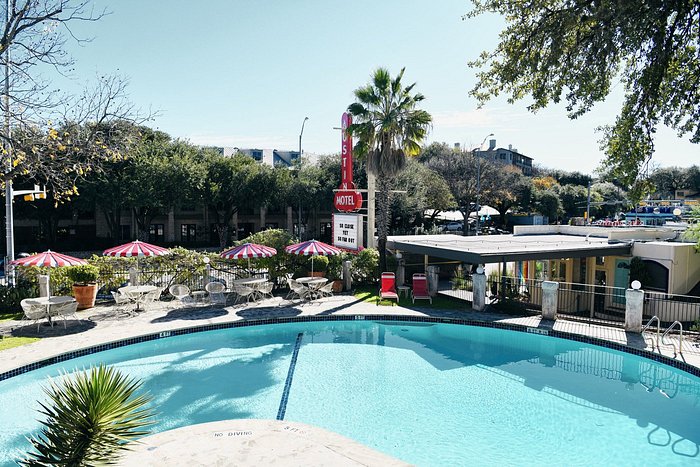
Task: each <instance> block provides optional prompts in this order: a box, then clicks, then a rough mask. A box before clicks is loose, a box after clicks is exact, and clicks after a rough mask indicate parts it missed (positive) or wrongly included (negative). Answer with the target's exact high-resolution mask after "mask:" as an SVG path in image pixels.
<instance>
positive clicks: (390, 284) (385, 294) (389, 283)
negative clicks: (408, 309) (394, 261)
mask: <svg viewBox="0 0 700 467" xmlns="http://www.w3.org/2000/svg"><path fill="white" fill-rule="evenodd" d="M385 298H388V299H389V300H392V299H394V300H396V304H398V303H399V294H397V293H396V275H395V274H394V273H393V272H383V273H382V288H381V289H380V290H379V299H380V300H382V299H385ZM377 305H379V300H377Z"/></svg>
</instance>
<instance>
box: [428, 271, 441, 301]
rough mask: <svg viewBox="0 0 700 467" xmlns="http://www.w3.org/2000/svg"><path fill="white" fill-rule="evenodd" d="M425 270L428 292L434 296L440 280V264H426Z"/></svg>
mask: <svg viewBox="0 0 700 467" xmlns="http://www.w3.org/2000/svg"><path fill="white" fill-rule="evenodd" d="M425 272H426V275H427V276H428V293H430V296H431V297H434V296H435V295H436V294H437V290H438V280H440V276H439V273H440V266H428V267H427V268H426V270H425Z"/></svg>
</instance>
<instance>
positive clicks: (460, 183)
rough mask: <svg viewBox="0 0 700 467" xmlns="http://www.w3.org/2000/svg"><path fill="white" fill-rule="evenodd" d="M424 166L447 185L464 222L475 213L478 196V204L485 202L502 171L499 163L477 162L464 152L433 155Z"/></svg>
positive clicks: (472, 155)
mask: <svg viewBox="0 0 700 467" xmlns="http://www.w3.org/2000/svg"><path fill="white" fill-rule="evenodd" d="M426 165H427V166H428V167H429V168H430V169H432V170H434V171H435V172H437V173H438V174H440V176H442V178H443V179H444V180H445V181H446V182H447V185H448V186H449V187H450V190H451V191H452V196H453V197H454V199H455V203H456V204H457V209H459V211H460V212H461V213H462V215H463V216H464V219H469V214H470V213H471V212H472V211H474V206H475V205H476V200H477V197H478V198H479V202H481V203H482V204H485V203H486V200H487V199H489V197H490V196H491V193H492V192H493V191H494V186H495V180H496V178H497V177H498V172H499V171H500V170H501V169H502V165H501V164H498V163H494V162H492V161H489V160H485V159H483V158H482V159H480V158H479V157H477V156H475V155H474V154H472V153H469V152H465V151H452V152H451V153H450V152H439V153H436V154H435V155H433V156H432V157H431V158H430V160H428V161H427V162H426ZM477 195H478V196H477ZM468 230H469V229H467V228H465V229H463V231H462V233H463V235H467V233H468Z"/></svg>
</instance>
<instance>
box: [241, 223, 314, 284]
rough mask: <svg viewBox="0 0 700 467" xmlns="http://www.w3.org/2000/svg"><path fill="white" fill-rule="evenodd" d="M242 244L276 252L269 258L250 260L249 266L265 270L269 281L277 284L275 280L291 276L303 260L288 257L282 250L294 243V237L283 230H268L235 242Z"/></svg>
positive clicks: (296, 257) (294, 256)
mask: <svg viewBox="0 0 700 467" xmlns="http://www.w3.org/2000/svg"><path fill="white" fill-rule="evenodd" d="M243 243H257V244H258V245H266V246H269V247H272V248H274V249H275V250H277V254H276V255H274V256H272V257H270V258H260V259H251V260H250V264H251V266H254V267H258V268H261V269H267V270H268V272H269V277H270V280H271V281H273V282H278V281H277V279H278V278H280V277H285V275H287V274H292V273H294V272H295V271H296V270H297V269H298V265H299V264H301V262H303V259H301V258H299V257H298V256H296V255H290V254H289V253H287V252H286V251H284V248H285V247H287V246H289V245H292V244H293V243H294V237H293V236H292V234H290V233H289V232H288V231H286V230H284V229H268V230H263V231H262V232H257V233H254V234H252V235H250V236H249V237H247V238H245V239H243V240H240V241H238V242H236V244H237V245H242V244H243Z"/></svg>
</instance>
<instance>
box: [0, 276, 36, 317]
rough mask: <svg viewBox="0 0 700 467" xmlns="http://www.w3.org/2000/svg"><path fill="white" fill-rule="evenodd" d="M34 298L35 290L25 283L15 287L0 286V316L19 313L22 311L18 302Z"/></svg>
mask: <svg viewBox="0 0 700 467" xmlns="http://www.w3.org/2000/svg"><path fill="white" fill-rule="evenodd" d="M36 296H37V293H36V289H33V288H32V287H31V286H29V285H28V284H26V283H24V284H18V285H17V287H8V286H4V285H0V314H2V315H4V314H10V313H19V312H20V311H22V307H21V306H20V304H19V302H21V301H22V300H23V299H25V298H31V297H36Z"/></svg>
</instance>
